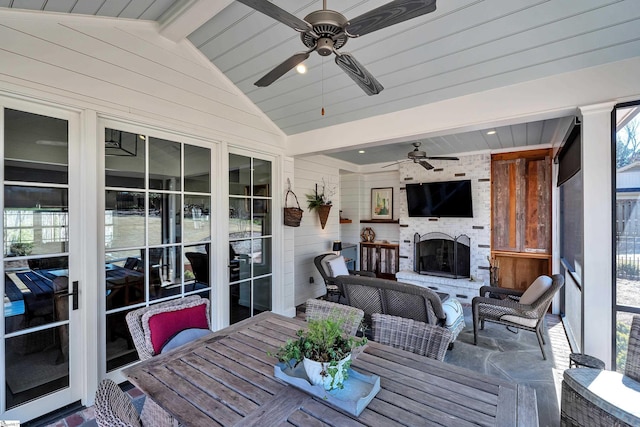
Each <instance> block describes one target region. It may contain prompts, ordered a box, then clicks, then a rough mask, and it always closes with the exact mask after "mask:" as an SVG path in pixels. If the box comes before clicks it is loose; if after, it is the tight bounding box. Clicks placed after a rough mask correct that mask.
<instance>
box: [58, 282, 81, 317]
mask: <svg viewBox="0 0 640 427" xmlns="http://www.w3.org/2000/svg"><path fill="white" fill-rule="evenodd" d="M56 296H57V297H73V299H72V300H71V305H72V308H73V309H74V310H77V309H78V296H80V291H79V290H78V281H77V280H75V281H74V282H72V283H71V292H69V293H68V294H60V293H57V292H56Z"/></svg>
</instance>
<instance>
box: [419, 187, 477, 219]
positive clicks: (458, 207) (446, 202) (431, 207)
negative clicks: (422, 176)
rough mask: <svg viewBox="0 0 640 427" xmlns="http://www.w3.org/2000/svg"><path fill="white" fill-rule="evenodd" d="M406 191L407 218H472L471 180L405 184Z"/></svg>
mask: <svg viewBox="0 0 640 427" xmlns="http://www.w3.org/2000/svg"><path fill="white" fill-rule="evenodd" d="M406 191H407V207H408V210H409V216H413V217H456V218H473V204H472V202H471V180H468V179H467V180H463V181H444V182H425V183H422V184H407V186H406Z"/></svg>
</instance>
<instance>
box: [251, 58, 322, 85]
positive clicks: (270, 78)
mask: <svg viewBox="0 0 640 427" xmlns="http://www.w3.org/2000/svg"><path fill="white" fill-rule="evenodd" d="M311 52H312V51H308V52H299V53H296V54H295V55H293V56H290V57H289V58H287V59H286V60H285V61H284V62H283V63H282V64H280V65H277V66H276V67H275V68H274V69H273V70H271V71H269V72H268V73H267V74H265V75H264V76H263V77H262V78H261V79H260V80H258V81H257V82H255V83H254V84H255V85H256V86H258V87H265V86H269V85H270V84H271V83H273V82H275V81H276V80H278V79H279V78H280V77H282V76H284V75H285V74H286V73H287V71H289V70H291V69H292V68H293V67H295V66H296V65H298V64H299V63H301V62H302V61H304V60H306V59H307V58H308V57H309V53H311Z"/></svg>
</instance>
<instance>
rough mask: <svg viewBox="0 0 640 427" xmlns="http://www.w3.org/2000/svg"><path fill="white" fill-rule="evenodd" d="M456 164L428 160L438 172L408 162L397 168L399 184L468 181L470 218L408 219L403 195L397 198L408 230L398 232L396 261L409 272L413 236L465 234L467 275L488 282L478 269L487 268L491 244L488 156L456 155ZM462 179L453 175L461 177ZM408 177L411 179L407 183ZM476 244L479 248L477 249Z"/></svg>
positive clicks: (482, 272)
mask: <svg viewBox="0 0 640 427" xmlns="http://www.w3.org/2000/svg"><path fill="white" fill-rule="evenodd" d="M459 158H460V160H459V161H447V162H444V161H440V162H438V161H435V160H434V161H432V163H433V165H434V166H435V167H436V168H442V169H443V170H442V171H439V172H435V171H433V170H432V171H427V170H426V169H424V168H423V167H421V166H419V165H416V164H414V163H412V162H407V163H403V164H402V165H401V166H400V179H401V181H402V182H403V183H405V184H406V183H419V182H436V181H457V180H464V179H470V180H471V191H472V197H473V218H438V219H437V221H429V219H428V218H415V217H409V216H408V213H407V198H406V192H405V191H404V190H403V191H402V196H401V197H400V200H401V204H400V223H401V224H407V225H408V227H406V228H401V229H400V239H401V244H400V255H401V256H406V258H401V259H400V268H401V269H402V270H413V235H414V233H419V234H420V235H422V234H426V233H430V232H434V231H438V232H441V233H446V234H448V235H450V236H452V237H456V236H459V235H461V234H466V235H467V236H469V237H470V238H471V276H472V277H473V278H474V279H476V280H484V281H485V282H486V283H488V282H489V271H488V270H485V269H481V268H479V267H486V266H488V261H487V256H488V255H489V254H490V252H491V251H490V248H489V245H490V244H491V182H490V178H491V155H490V154H488V153H487V154H477V155H472V156H459ZM462 173H464V174H465V175H464V176H456V174H462ZM408 178H411V179H410V180H408ZM479 245H480V246H479Z"/></svg>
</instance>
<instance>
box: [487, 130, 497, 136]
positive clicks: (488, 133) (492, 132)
mask: <svg viewBox="0 0 640 427" xmlns="http://www.w3.org/2000/svg"><path fill="white" fill-rule="evenodd" d="M495 133H496V131H495V130H490V131H488V132H487V135H495Z"/></svg>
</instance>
